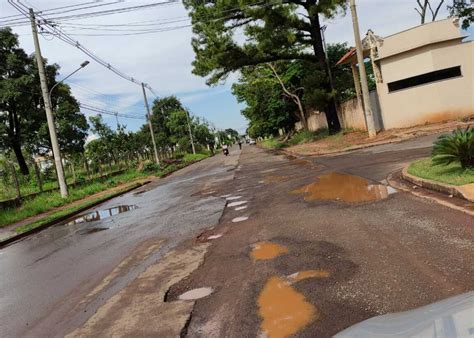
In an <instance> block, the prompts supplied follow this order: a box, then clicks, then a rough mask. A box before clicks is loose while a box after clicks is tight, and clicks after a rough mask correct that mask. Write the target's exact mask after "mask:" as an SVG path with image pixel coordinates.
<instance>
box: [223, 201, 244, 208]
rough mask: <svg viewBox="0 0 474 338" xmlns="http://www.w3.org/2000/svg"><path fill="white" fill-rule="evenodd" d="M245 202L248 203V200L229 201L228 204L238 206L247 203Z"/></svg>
mask: <svg viewBox="0 0 474 338" xmlns="http://www.w3.org/2000/svg"><path fill="white" fill-rule="evenodd" d="M245 203H247V201H238V202H232V203H229V204H227V206H228V207H237V206H239V205H242V204H245Z"/></svg>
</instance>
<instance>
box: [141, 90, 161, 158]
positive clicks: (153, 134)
mask: <svg viewBox="0 0 474 338" xmlns="http://www.w3.org/2000/svg"><path fill="white" fill-rule="evenodd" d="M142 91H143V99H144V100H145V108H146V116H147V120H148V126H149V127H150V134H151V142H152V143H153V152H154V154H155V162H156V164H158V165H160V159H159V158H158V150H157V149H156V142H155V133H153V125H152V124H151V115H150V107H149V106H148V100H147V98H146V92H145V84H144V83H143V82H142Z"/></svg>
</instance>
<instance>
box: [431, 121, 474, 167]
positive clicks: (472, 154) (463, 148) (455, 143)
mask: <svg viewBox="0 0 474 338" xmlns="http://www.w3.org/2000/svg"><path fill="white" fill-rule="evenodd" d="M431 157H432V159H433V163H434V164H436V165H439V164H442V165H448V164H451V163H459V164H460V165H461V167H462V168H463V169H467V168H473V167H474V129H472V128H470V127H467V128H466V129H464V130H463V129H457V130H455V131H453V133H452V134H451V135H442V136H440V137H439V138H438V140H437V141H436V142H435V143H434V145H433V152H432V153H431Z"/></svg>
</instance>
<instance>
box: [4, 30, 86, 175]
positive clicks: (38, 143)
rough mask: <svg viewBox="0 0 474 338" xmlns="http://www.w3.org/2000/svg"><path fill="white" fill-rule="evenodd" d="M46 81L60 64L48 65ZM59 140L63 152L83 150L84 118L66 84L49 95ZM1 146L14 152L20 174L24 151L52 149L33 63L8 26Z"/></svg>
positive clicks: (24, 170)
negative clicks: (53, 109)
mask: <svg viewBox="0 0 474 338" xmlns="http://www.w3.org/2000/svg"><path fill="white" fill-rule="evenodd" d="M45 63H46V76H47V80H48V83H49V84H50V85H54V84H55V83H56V80H55V78H56V75H57V73H58V70H59V67H58V66H57V65H48V64H47V62H46V60H45ZM52 102H53V108H55V118H56V119H55V122H56V126H57V128H58V138H59V143H60V146H61V148H62V150H63V151H65V152H66V153H74V152H78V151H82V148H83V146H84V142H85V138H86V136H87V128H88V126H87V121H86V119H85V117H84V115H82V114H81V113H80V111H79V106H78V103H77V101H76V100H75V99H74V97H73V96H72V95H71V92H70V89H69V87H68V86H66V85H60V86H58V87H57V88H56V90H55V91H54V93H53V95H52ZM0 112H1V113H0V149H1V150H3V151H10V150H11V151H13V152H14V154H15V157H16V159H17V161H18V165H19V167H20V170H21V172H22V174H24V175H27V174H28V173H29V170H28V166H27V163H26V162H27V161H26V160H25V156H24V154H23V152H24V150H25V149H26V150H28V152H29V153H36V154H41V153H42V154H45V153H48V152H49V150H50V149H51V144H50V138H49V131H48V126H47V121H46V114H45V111H44V103H43V99H42V95H41V91H40V81H39V75H38V70H37V66H36V62H35V60H34V57H33V56H28V55H27V54H26V53H25V51H24V50H23V49H21V48H20V47H19V43H18V38H17V36H16V35H15V34H13V33H12V32H11V29H9V28H3V29H0Z"/></svg>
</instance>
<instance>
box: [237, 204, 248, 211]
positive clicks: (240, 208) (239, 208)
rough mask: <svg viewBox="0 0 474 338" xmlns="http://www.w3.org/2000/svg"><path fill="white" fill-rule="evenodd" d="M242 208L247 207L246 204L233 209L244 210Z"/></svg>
mask: <svg viewBox="0 0 474 338" xmlns="http://www.w3.org/2000/svg"><path fill="white" fill-rule="evenodd" d="M244 209H247V206H246V205H244V206H243V207H237V208H235V209H234V210H236V211H239V210H244Z"/></svg>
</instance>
